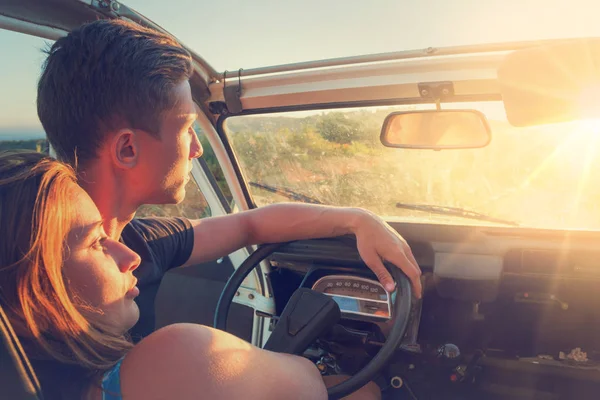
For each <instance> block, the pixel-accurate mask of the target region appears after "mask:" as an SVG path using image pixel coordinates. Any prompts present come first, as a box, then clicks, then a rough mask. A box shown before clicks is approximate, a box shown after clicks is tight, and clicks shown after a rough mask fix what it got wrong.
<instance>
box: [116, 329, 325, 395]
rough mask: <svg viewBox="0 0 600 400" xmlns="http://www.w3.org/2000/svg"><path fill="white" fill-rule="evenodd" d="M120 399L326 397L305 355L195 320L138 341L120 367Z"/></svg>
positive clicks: (321, 382)
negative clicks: (274, 348) (278, 350)
mask: <svg viewBox="0 0 600 400" xmlns="http://www.w3.org/2000/svg"><path fill="white" fill-rule="evenodd" d="M121 390H122V395H123V398H124V399H129V400H137V399H139V400H153V399H182V400H184V399H244V400H251V399H260V400H269V399H326V398H327V392H326V389H325V385H324V383H323V380H322V378H321V375H320V374H319V372H318V370H317V368H316V367H315V366H314V365H313V364H312V363H311V362H310V361H308V360H306V359H304V358H302V357H297V356H292V355H289V354H280V353H274V352H270V351H266V350H262V349H259V348H257V347H255V346H252V345H250V344H249V343H247V342H244V341H243V340H240V339H238V338H237V337H235V336H233V335H230V334H228V333H225V332H222V331H218V330H215V329H212V328H208V327H206V326H202V325H195V324H176V325H171V326H168V327H165V328H162V329H160V330H158V331H156V332H154V333H153V334H152V335H150V336H148V337H147V338H145V339H144V340H142V341H141V342H140V343H139V344H138V345H136V346H135V348H134V349H133V350H132V351H131V352H130V353H129V354H128V355H127V356H126V357H125V360H124V361H123V364H122V367H121Z"/></svg>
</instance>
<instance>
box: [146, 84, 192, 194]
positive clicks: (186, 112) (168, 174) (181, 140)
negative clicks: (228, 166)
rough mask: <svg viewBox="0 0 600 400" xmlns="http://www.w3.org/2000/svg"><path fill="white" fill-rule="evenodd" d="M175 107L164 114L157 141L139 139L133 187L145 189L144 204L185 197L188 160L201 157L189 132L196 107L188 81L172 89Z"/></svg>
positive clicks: (147, 137) (189, 164)
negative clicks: (136, 173)
mask: <svg viewBox="0 0 600 400" xmlns="http://www.w3.org/2000/svg"><path fill="white" fill-rule="evenodd" d="M173 90H174V92H175V95H176V98H177V103H176V105H175V107H174V108H173V109H172V110H170V111H167V112H165V113H164V116H163V119H162V125H161V127H160V131H159V136H160V139H157V138H155V137H152V136H151V135H143V136H142V137H141V138H140V150H141V152H140V164H141V167H142V168H141V169H140V170H141V171H143V173H142V174H139V176H137V180H138V182H136V186H137V187H145V188H146V190H144V191H143V193H147V198H145V199H142V202H143V203H144V204H174V203H179V202H181V201H182V200H183V199H184V197H185V185H186V183H187V182H188V180H189V179H190V171H191V170H192V160H193V159H194V158H197V157H200V156H201V155H202V145H201V144H200V141H199V140H198V137H197V136H196V132H194V129H193V128H192V125H193V124H194V121H195V120H196V117H197V114H196V105H195V104H194V101H193V100H192V92H191V89H190V84H189V82H188V81H184V82H182V83H180V84H179V85H177V86H175V88H174V89H173Z"/></svg>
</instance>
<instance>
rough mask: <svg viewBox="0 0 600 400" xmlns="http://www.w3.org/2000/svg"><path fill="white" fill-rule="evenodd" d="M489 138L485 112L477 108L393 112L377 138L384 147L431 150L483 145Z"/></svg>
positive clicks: (470, 147) (469, 147)
mask: <svg viewBox="0 0 600 400" xmlns="http://www.w3.org/2000/svg"><path fill="white" fill-rule="evenodd" d="M491 138H492V136H491V132H490V126H489V124H488V122H487V119H486V118H485V115H483V114H482V113H481V112H479V111H476V110H423V111H408V112H394V113H391V114H390V115H388V116H387V117H386V118H385V121H384V122H383V127H382V129H381V137H380V139H381V143H382V144H383V145H384V146H386V147H398V148H406V149H434V150H442V149H472V148H479V147H485V146H487V145H488V144H489V143H490V140H491Z"/></svg>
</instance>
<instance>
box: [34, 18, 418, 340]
mask: <svg viewBox="0 0 600 400" xmlns="http://www.w3.org/2000/svg"><path fill="white" fill-rule="evenodd" d="M191 74H192V63H191V57H190V55H189V53H188V52H187V51H186V50H185V49H183V48H182V47H181V46H180V45H179V44H178V43H177V42H176V41H175V40H174V39H172V38H171V37H169V36H167V35H164V34H161V33H158V32H155V31H153V30H149V29H145V28H142V27H140V26H138V25H136V24H133V23H128V22H124V21H118V20H114V21H105V20H100V21H94V22H92V23H89V24H86V25H84V26H82V27H81V28H79V29H76V30H74V31H73V32H71V33H70V34H69V35H67V36H66V37H64V38H61V39H59V40H58V41H57V42H56V43H55V44H54V45H53V46H52V48H51V49H50V51H49V55H48V58H47V60H46V62H45V64H44V67H43V71H42V75H41V77H40V81H39V84H38V99H37V106H38V115H39V117H40V120H41V122H42V125H43V127H44V129H45V131H46V133H47V135H48V139H49V141H50V143H51V144H52V146H53V148H54V149H55V150H56V152H57V155H58V157H59V158H60V159H62V160H63V161H66V162H68V163H70V164H72V165H74V166H76V167H77V172H78V175H79V177H80V184H81V185H82V187H83V188H84V189H85V190H86V191H87V192H88V193H89V195H90V196H91V198H92V199H93V200H94V202H95V203H96V205H97V206H98V209H99V210H100V213H101V215H102V217H103V219H104V227H105V230H106V232H107V234H108V235H110V236H111V237H113V238H120V239H121V240H123V242H124V243H125V244H127V245H128V246H129V247H130V248H132V249H133V250H134V251H136V252H138V254H140V256H141V257H142V264H141V265H140V267H139V268H138V269H137V270H136V275H137V277H138V279H139V286H140V289H141V293H142V294H141V295H140V297H139V300H138V304H139V306H140V311H141V318H140V323H139V324H138V326H137V327H135V328H134V332H135V333H136V334H138V335H139V336H145V335H147V334H149V333H150V332H151V331H152V330H153V328H154V321H153V317H152V316H153V307H154V294H155V292H154V291H153V290H151V288H152V287H154V288H157V287H158V284H159V282H160V279H161V278H162V276H163V274H164V273H165V271H167V270H168V269H170V268H174V267H178V266H182V265H183V266H185V265H193V264H198V263H201V262H205V261H210V260H214V259H216V258H219V257H222V256H226V255H228V254H230V253H231V252H232V251H234V250H236V249H239V248H242V247H245V246H248V245H252V244H261V243H269V242H283V241H289V240H295V239H307V238H317V237H333V236H338V235H343V234H354V235H356V237H357V242H358V249H359V252H360V254H361V257H362V258H363V260H364V261H365V263H366V264H367V265H368V266H369V267H370V268H371V269H372V270H373V271H374V272H375V274H376V275H377V277H378V278H379V280H380V281H381V282H382V283H383V284H384V285H385V287H386V289H387V290H389V291H393V290H394V284H393V281H392V279H391V276H390V275H389V273H388V272H387V271H386V270H385V268H384V266H383V263H382V260H387V261H389V262H391V263H393V264H394V265H396V266H398V267H399V268H402V270H403V271H404V272H405V273H406V274H407V276H408V277H409V278H410V279H411V281H412V283H413V287H414V291H415V293H416V294H417V295H418V296H420V293H421V284H420V280H419V278H420V270H419V267H418V265H417V263H416V261H415V259H414V257H413V256H412V253H411V251H410V249H409V247H408V245H407V244H406V242H405V241H404V239H402V238H401V237H400V236H399V235H398V234H397V233H396V232H394V231H393V230H392V229H391V228H390V227H389V226H388V225H386V224H385V223H384V222H383V221H382V220H380V219H379V218H378V217H376V216H375V215H373V214H371V213H369V212H367V211H365V210H361V209H349V208H337V207H324V206H314V205H305V204H278V205H272V206H268V207H263V208H259V209H256V210H252V211H248V212H241V213H237V214H233V215H228V216H223V217H215V218H206V219H203V220H196V221H189V220H186V219H182V218H173V219H148V220H137V219H134V215H135V212H136V210H137V209H138V207H139V206H141V205H142V204H169V203H178V202H180V201H182V200H183V198H184V196H185V184H186V182H187V180H188V179H189V172H190V170H191V168H192V161H193V159H194V158H197V157H200V156H201V155H202V147H201V145H200V143H199V141H198V138H197V136H196V134H195V132H194V131H193V129H192V125H193V123H194V121H195V119H196V109H197V108H196V105H195V103H194V101H193V99H192V94H191V89H190V84H189V78H190V76H191Z"/></svg>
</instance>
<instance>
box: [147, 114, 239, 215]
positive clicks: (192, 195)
mask: <svg viewBox="0 0 600 400" xmlns="http://www.w3.org/2000/svg"><path fill="white" fill-rule="evenodd" d="M194 130H195V131H196V134H197V135H198V139H199V140H200V143H201V144H202V148H203V149H204V152H203V155H202V159H203V160H204V163H205V165H206V167H207V168H208V171H207V174H208V175H210V177H211V178H213V179H214V182H215V184H216V186H217V187H216V188H215V190H218V191H220V192H221V193H222V194H223V197H224V199H225V201H226V202H228V203H229V204H231V201H232V196H231V192H230V191H229V187H228V186H227V182H226V181H225V176H224V175H223V171H222V170H221V167H220V166H219V163H218V161H217V158H216V156H215V152H214V151H213V149H212V147H211V146H210V143H209V142H208V139H207V138H206V136H205V134H204V132H203V131H202V129H201V128H200V126H199V125H198V124H196V125H195V126H194ZM185 191H186V194H185V199H184V200H183V201H182V202H181V203H179V204H163V205H150V204H149V205H144V206H142V207H140V208H139V209H138V211H137V213H136V216H137V217H149V216H154V217H174V216H182V217H186V218H189V219H200V218H206V217H210V216H211V211H210V206H209V205H208V202H207V201H206V198H205V197H204V195H203V194H202V192H201V191H200V188H199V187H198V185H197V184H196V182H195V181H194V179H193V177H192V179H190V180H189V181H188V183H187V185H186V187H185Z"/></svg>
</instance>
